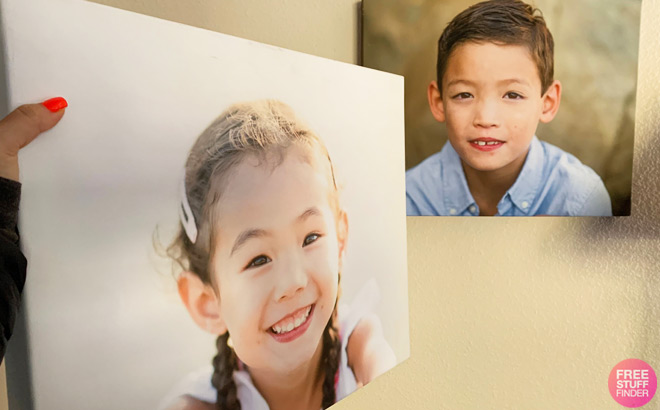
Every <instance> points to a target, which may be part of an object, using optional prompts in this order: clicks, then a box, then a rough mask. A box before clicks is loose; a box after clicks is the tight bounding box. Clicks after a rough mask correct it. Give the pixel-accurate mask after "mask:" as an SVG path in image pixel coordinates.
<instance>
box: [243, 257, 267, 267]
mask: <svg viewBox="0 0 660 410" xmlns="http://www.w3.org/2000/svg"><path fill="white" fill-rule="evenodd" d="M270 261H271V259H270V258H269V257H268V256H266V255H259V256H257V257H256V258H254V259H252V260H251V261H250V263H248V264H247V266H246V267H245V269H250V268H258V267H259V266H262V265H265V264H267V263H268V262H270Z"/></svg>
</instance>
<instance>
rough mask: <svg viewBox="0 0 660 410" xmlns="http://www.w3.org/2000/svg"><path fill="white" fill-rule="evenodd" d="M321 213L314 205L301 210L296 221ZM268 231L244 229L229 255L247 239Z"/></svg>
mask: <svg viewBox="0 0 660 410" xmlns="http://www.w3.org/2000/svg"><path fill="white" fill-rule="evenodd" d="M319 215H321V211H320V210H319V209H318V208H317V207H315V206H312V207H309V208H307V209H305V210H304V211H303V213H301V214H300V215H299V216H298V217H297V218H296V221H297V222H303V221H305V220H306V219H307V218H309V217H311V216H319ZM268 235H270V233H269V232H268V231H266V230H264V229H246V230H244V231H243V232H241V233H240V234H239V235H238V237H236V240H235V241H234V246H232V248H231V253H230V254H229V256H231V255H233V254H234V252H236V251H237V250H238V249H239V248H240V247H241V246H243V245H244V244H245V242H247V241H248V240H250V239H252V238H260V237H263V236H268Z"/></svg>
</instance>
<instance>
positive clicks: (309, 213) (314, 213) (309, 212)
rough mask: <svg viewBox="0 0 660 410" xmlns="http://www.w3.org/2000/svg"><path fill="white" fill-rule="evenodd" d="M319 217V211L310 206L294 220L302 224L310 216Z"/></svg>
mask: <svg viewBox="0 0 660 410" xmlns="http://www.w3.org/2000/svg"><path fill="white" fill-rule="evenodd" d="M319 215H321V211H320V210H319V209H318V208H317V207H315V206H312V207H309V208H307V209H305V211H304V212H303V213H301V214H300V216H299V217H297V218H296V220H297V221H298V222H302V221H304V220H305V219H307V218H309V217H310V216H319Z"/></svg>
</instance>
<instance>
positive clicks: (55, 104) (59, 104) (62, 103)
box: [41, 97, 69, 112]
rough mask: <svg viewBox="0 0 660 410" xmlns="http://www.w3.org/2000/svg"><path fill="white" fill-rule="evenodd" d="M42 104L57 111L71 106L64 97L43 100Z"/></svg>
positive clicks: (51, 110) (52, 110)
mask: <svg viewBox="0 0 660 410" xmlns="http://www.w3.org/2000/svg"><path fill="white" fill-rule="evenodd" d="M41 105H43V106H44V107H46V108H48V109H49V110H50V112H57V111H59V110H61V109H62V108H66V107H68V106H69V104H68V103H67V102H66V100H65V99H64V98H62V97H55V98H51V99H50V100H46V101H44V102H42V103H41Z"/></svg>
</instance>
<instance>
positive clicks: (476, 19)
mask: <svg viewBox="0 0 660 410" xmlns="http://www.w3.org/2000/svg"><path fill="white" fill-rule="evenodd" d="M466 42H477V43H483V42H488V43H495V44H501V45H522V46H526V47H527V48H528V49H529V52H530V54H531V56H532V60H534V63H536V67H537V68H538V71H539V77H540V79H541V95H543V94H544V93H545V91H546V90H547V89H548V87H550V84H552V81H553V75H554V57H553V53H554V41H553V40H552V34H550V30H548V27H547V26H546V25H545V20H544V19H543V15H542V13H541V11H540V10H539V9H536V8H534V7H532V6H530V5H529V4H526V3H523V2H522V1H520V0H488V1H484V2H481V3H477V4H475V5H472V6H470V7H468V8H467V9H465V10H463V11H462V12H461V13H459V14H458V15H457V16H456V17H454V19H453V20H452V21H451V22H450V23H449V24H448V25H447V27H446V28H445V30H444V31H443V32H442V35H441V36H440V39H439V40H438V64H437V68H436V70H437V77H438V89H439V90H440V91H441V92H442V77H443V76H444V74H445V71H446V69H447V62H448V61H449V56H450V55H451V53H452V52H453V51H454V49H456V47H458V46H459V45H461V44H463V43H466Z"/></svg>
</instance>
